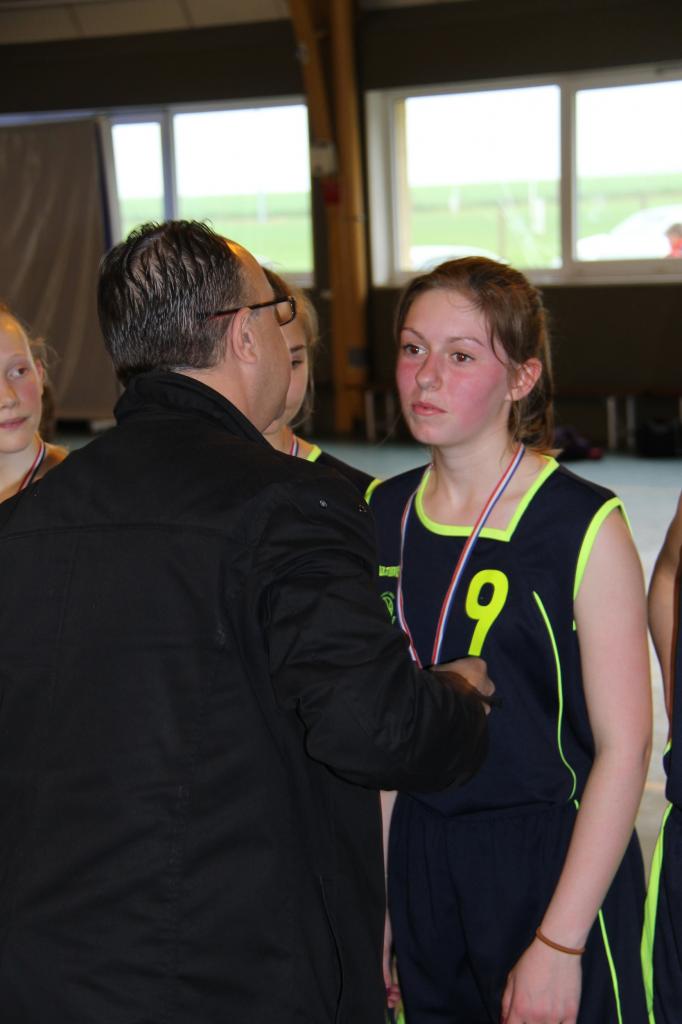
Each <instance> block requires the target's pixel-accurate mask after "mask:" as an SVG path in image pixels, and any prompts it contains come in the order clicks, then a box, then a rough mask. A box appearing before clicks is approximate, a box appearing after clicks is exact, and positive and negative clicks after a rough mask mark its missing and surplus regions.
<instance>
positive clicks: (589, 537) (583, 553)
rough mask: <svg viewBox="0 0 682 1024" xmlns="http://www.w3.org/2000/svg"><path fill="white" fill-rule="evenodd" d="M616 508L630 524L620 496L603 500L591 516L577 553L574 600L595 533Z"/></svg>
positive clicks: (590, 552)
mask: <svg viewBox="0 0 682 1024" xmlns="http://www.w3.org/2000/svg"><path fill="white" fill-rule="evenodd" d="M616 508H618V509H620V511H621V514H622V516H623V519H624V520H625V522H626V523H627V525H628V527H629V526H630V523H629V521H628V517H627V515H626V513H625V509H624V507H623V502H622V501H621V500H620V498H609V500H608V501H606V502H604V504H603V505H602V507H601V508H600V509H599V510H598V511H597V512H595V514H594V516H593V518H592V522H591V523H590V525H589V526H588V527H587V531H586V533H585V536H584V537H583V542H582V544H581V545H580V551H579V553H578V564H577V565H576V570H575V581H574V583H573V600H574V601H575V599H576V597H577V596H578V591H579V590H580V584H581V583H582V581H583V576H584V575H585V569H586V568H587V563H588V562H589V560H590V555H591V554H592V548H593V547H594V542H595V540H596V539H597V534H598V533H599V531H600V529H601V527H602V525H603V523H604V520H605V519H606V517H607V516H609V515H610V514H611V513H612V512H613V510H614V509H616Z"/></svg>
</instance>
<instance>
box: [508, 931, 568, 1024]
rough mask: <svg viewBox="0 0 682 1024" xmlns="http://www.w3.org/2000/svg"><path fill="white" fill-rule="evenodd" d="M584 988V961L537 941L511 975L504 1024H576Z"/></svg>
mask: <svg viewBox="0 0 682 1024" xmlns="http://www.w3.org/2000/svg"><path fill="white" fill-rule="evenodd" d="M581 987H582V966H581V962H580V957H579V956H571V955H570V954H568V953H560V952H559V951H558V950H556V949H551V948H550V947H549V946H546V945H545V944H544V943H542V942H540V941H539V940H538V939H534V940H533V942H532V943H531V944H530V946H529V947H528V949H527V950H526V952H525V953H524V954H523V956H522V957H521V958H520V960H519V961H518V962H517V963H516V965H515V966H514V967H513V968H512V969H511V971H510V972H509V977H508V978H507V985H506V988H505V990H504V995H503V996H502V1016H501V1024H576V1020H577V1017H578V1008H579V1006H580V991H581Z"/></svg>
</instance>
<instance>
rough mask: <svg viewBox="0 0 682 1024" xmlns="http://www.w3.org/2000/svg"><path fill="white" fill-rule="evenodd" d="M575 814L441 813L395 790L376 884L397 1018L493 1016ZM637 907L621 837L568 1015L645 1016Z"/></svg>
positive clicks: (637, 864) (411, 1021) (639, 876)
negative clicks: (576, 1002)
mask: <svg viewBox="0 0 682 1024" xmlns="http://www.w3.org/2000/svg"><path fill="white" fill-rule="evenodd" d="M575 817H576V808H575V807H574V806H573V804H567V805H561V806H557V807H547V808H542V809H539V810H538V809H536V808H531V809H529V810H520V811H519V810H514V811H509V812H501V813H482V814H473V815H460V816H459V817H457V818H446V817H443V816H441V815H439V814H438V813H436V812H435V811H433V810H431V809H430V808H429V807H427V806H425V805H424V804H423V803H420V802H419V801H418V800H416V799H415V798H413V797H409V796H405V795H402V794H401V795H400V796H399V797H398V799H397V801H396V806H395V809H394V812H393V821H392V825H391V837H390V851H389V881H388V892H389V904H390V909H391V920H392V925H393V936H394V942H395V949H396V957H397V963H398V973H399V976H400V984H401V989H402V993H403V1000H404V1005H405V1015H406V1020H407V1024H436V1022H437V1024H499V1020H500V1007H501V1001H502V994H503V992H504V987H505V984H506V979H507V975H508V973H509V971H510V970H511V968H512V967H513V966H514V964H515V963H516V961H517V960H518V959H519V957H520V956H521V954H522V953H523V951H524V950H525V949H526V948H527V947H528V946H529V945H530V943H531V942H532V940H533V937H534V934H535V929H536V928H537V927H538V925H539V924H540V922H541V920H542V917H543V914H544V911H545V909H546V907H547V904H548V902H549V900H550V899H551V896H552V893H553V891H554V889H555V887H556V883H557V880H558V878H559V874H560V873H561V869H562V866H563V863H564V860H565V857H566V851H567V849H568V844H569V842H570V838H571V833H572V830H573V825H574V823H575ZM643 909H644V870H643V866H642V857H641V853H640V849H639V843H638V841H637V838H636V836H633V838H632V841H631V843H630V845H629V847H628V850H627V851H626V854H625V857H624V858H623V863H622V864H621V867H620V868H619V871H618V873H617V875H616V878H615V880H614V882H613V884H612V886H611V889H610V890H609V892H608V894H607V896H606V899H605V901H604V904H603V907H602V909H601V911H600V914H599V917H598V918H597V921H596V922H595V925H594V927H593V928H592V930H591V932H590V935H589V937H588V941H587V946H586V951H585V954H584V956H583V957H582V966H583V989H582V999H581V1005H580V1013H579V1016H578V1024H646V1019H647V1017H646V1004H645V998H644V986H643V982H642V972H641V966H640V950H639V946H640V936H641V927H642V918H643ZM558 938H559V941H560V937H558ZM678 1005H681V1004H678Z"/></svg>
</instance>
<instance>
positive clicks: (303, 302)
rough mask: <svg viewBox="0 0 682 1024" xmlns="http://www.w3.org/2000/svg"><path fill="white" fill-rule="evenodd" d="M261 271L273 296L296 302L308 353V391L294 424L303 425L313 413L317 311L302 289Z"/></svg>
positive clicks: (271, 272)
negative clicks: (287, 296) (290, 297)
mask: <svg viewBox="0 0 682 1024" xmlns="http://www.w3.org/2000/svg"><path fill="white" fill-rule="evenodd" d="M263 271H264V273H265V276H266V277H267V279H268V282H269V284H270V285H271V287H272V290H273V291H274V293H275V295H293V297H294V298H295V300H296V319H297V320H300V322H301V326H302V327H303V336H304V338H305V347H306V351H307V353H308V390H307V391H306V396H305V401H304V402H303V405H302V407H301V411H300V412H299V414H298V416H297V417H296V423H303V422H304V421H305V420H307V419H308V418H309V417H310V416H311V414H312V411H313V398H314V396H315V381H314V378H313V362H314V355H315V349H316V348H317V343H318V341H319V340H320V321H319V319H318V316H317V310H316V309H315V307H314V306H313V304H312V302H311V300H310V299H309V298H308V296H307V295H306V293H305V292H304V291H303V289H302V288H297V287H296V286H295V285H292V284H289V283H288V281H285V280H284V278H283V277H280V275H279V274H278V273H276V272H275V271H274V270H272V269H271V268H270V267H263Z"/></svg>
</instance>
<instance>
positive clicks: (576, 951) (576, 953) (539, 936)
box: [535, 928, 585, 956]
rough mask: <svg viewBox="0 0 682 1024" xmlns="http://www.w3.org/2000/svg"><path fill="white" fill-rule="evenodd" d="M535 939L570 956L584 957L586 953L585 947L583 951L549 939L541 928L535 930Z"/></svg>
mask: <svg viewBox="0 0 682 1024" xmlns="http://www.w3.org/2000/svg"><path fill="white" fill-rule="evenodd" d="M535 937H536V938H537V939H539V940H540V942H544V944H545V945H546V946H551V947H552V949H558V950H559V952H560V953H569V954H570V956H582V955H583V953H584V952H585V947H584V946H583V948H582V949H572V948H571V947H570V946H562V945H560V944H559V943H558V942H554V941H553V940H552V939H548V938H547V936H546V935H543V934H542V932H541V931H540V929H539V928H536V929H535Z"/></svg>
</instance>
